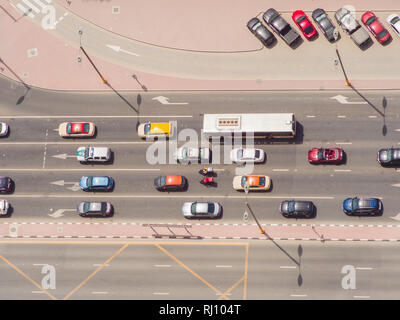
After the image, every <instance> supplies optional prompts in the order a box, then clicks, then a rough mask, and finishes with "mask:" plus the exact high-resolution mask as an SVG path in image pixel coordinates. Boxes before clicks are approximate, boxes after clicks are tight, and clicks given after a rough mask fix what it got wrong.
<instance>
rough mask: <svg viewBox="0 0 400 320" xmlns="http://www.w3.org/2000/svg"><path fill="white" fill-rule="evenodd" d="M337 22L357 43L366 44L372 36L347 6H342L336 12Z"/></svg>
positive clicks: (359, 44)
mask: <svg viewBox="0 0 400 320" xmlns="http://www.w3.org/2000/svg"><path fill="white" fill-rule="evenodd" d="M335 18H336V21H337V23H338V24H339V25H340V26H341V27H342V29H343V30H344V31H345V32H346V33H347V34H348V35H349V36H350V38H351V39H352V40H353V41H354V43H355V44H356V45H358V46H359V47H362V46H364V45H365V44H366V43H367V42H368V41H369V40H370V39H371V38H370V37H369V35H368V32H367V31H366V30H364V29H363V28H362V27H361V25H360V24H359V23H358V21H357V20H356V19H355V18H354V16H353V15H352V14H351V13H350V11H349V10H347V9H346V8H341V9H339V10H338V11H336V13H335Z"/></svg>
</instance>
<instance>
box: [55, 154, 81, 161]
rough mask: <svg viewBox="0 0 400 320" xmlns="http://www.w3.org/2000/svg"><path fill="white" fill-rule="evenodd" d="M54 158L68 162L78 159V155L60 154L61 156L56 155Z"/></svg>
mask: <svg viewBox="0 0 400 320" xmlns="http://www.w3.org/2000/svg"><path fill="white" fill-rule="evenodd" d="M52 157H53V158H57V159H63V160H66V159H67V158H76V154H73V155H69V154H66V153H60V154H56V155H54V156H52Z"/></svg>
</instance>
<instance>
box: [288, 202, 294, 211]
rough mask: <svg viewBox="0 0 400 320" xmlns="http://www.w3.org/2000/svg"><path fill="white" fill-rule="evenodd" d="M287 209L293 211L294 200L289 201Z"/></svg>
mask: <svg viewBox="0 0 400 320" xmlns="http://www.w3.org/2000/svg"><path fill="white" fill-rule="evenodd" d="M288 211H289V213H293V212H294V201H290V202H289V204H288Z"/></svg>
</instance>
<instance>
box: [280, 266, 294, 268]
mask: <svg viewBox="0 0 400 320" xmlns="http://www.w3.org/2000/svg"><path fill="white" fill-rule="evenodd" d="M279 268H281V269H296V267H295V266H280V267H279Z"/></svg>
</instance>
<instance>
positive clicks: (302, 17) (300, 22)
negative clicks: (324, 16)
mask: <svg viewBox="0 0 400 320" xmlns="http://www.w3.org/2000/svg"><path fill="white" fill-rule="evenodd" d="M292 19H293V21H294V22H295V23H296V24H297V26H298V27H299V29H300V30H301V32H302V33H303V34H304V36H305V37H306V38H307V39H308V40H310V39H312V38H313V37H315V36H316V35H317V34H318V32H317V30H316V29H315V28H314V26H313V25H312V23H311V22H310V20H309V19H308V17H307V16H306V14H305V13H304V11H303V10H296V11H295V12H293V14H292Z"/></svg>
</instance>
